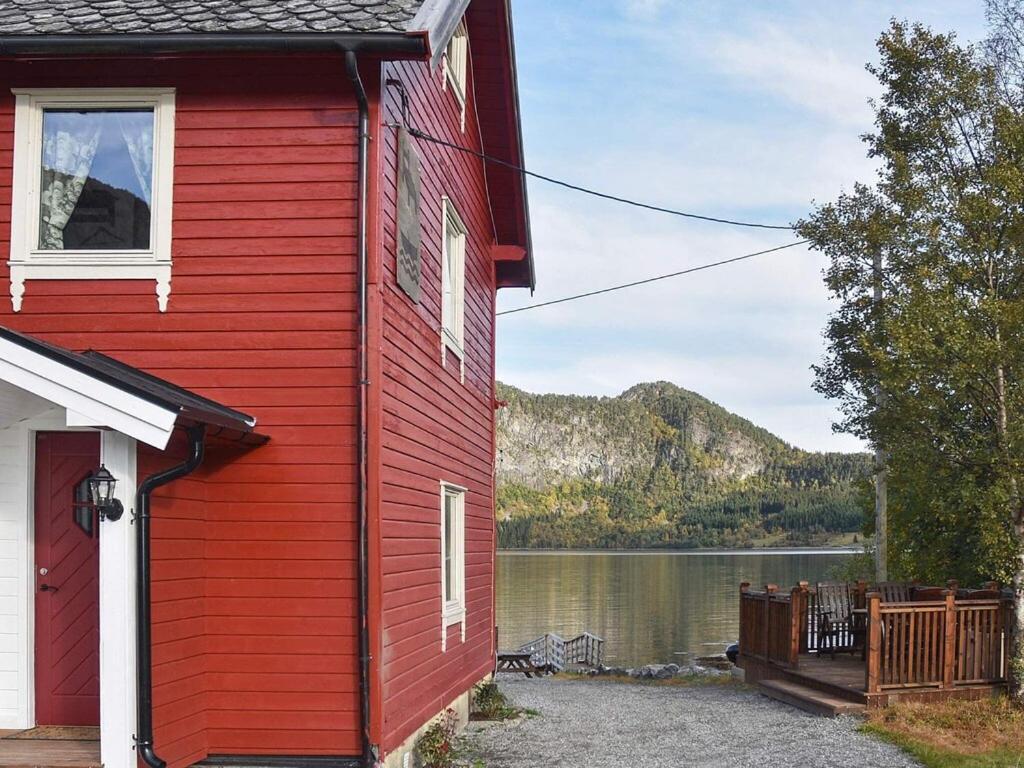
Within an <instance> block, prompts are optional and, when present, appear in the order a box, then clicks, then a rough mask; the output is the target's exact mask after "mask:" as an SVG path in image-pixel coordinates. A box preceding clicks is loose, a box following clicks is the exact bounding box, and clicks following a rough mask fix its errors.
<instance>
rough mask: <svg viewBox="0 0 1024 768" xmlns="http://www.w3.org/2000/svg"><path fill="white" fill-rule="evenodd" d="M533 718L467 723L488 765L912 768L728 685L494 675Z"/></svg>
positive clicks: (825, 723) (834, 726)
mask: <svg viewBox="0 0 1024 768" xmlns="http://www.w3.org/2000/svg"><path fill="white" fill-rule="evenodd" d="M499 684H500V686H501V690H502V691H504V692H505V695H506V696H508V698H509V700H510V701H511V702H512V703H513V704H515V705H516V706H519V707H526V708H530V709H535V710H537V711H539V712H540V715H539V716H537V717H532V718H524V719H520V720H516V721H513V722H511V723H474V724H472V725H471V728H470V730H469V732H468V733H469V736H468V738H469V741H470V743H471V744H472V745H473V748H474V749H475V751H476V753H477V754H478V755H479V757H481V758H483V760H484V761H485V763H486V765H487V768H556V767H557V768H623V767H624V766H625V767H629V766H636V767H637V768H668V767H669V766H673V768H674V767H675V766H687V768H690V767H692V768H748V767H749V768H788V767H789V766H793V767H794V768H832V767H833V766H835V768H854V767H856V768H874V767H875V766H878V767H879V768H912V767H914V768H917V767H918V766H919V764H918V763H917V762H915V761H914V760H912V759H910V758H909V757H907V756H906V755H904V754H903V752H901V751H900V750H898V749H897V748H896V747H893V746H890V745H888V744H885V743H882V742H880V741H877V740H876V739H873V738H871V737H870V736H866V735H864V734H861V733H858V732H857V725H858V723H859V720H857V719H856V718H852V717H840V718H834V719H829V718H821V717H813V716H811V715H805V714H804V713H802V712H800V711H799V710H796V709H793V708H791V707H788V706H786V705H784V704H779V703H777V702H774V701H771V700H769V699H766V698H764V697H763V696H761V695H760V694H758V693H756V692H755V691H753V690H751V689H749V688H746V687H743V686H739V685H736V686H733V685H691V686H654V685H639V684H628V683H616V682H607V681H601V680H552V679H543V680H528V679H526V678H519V679H517V678H509V677H506V676H502V677H500V678H499Z"/></svg>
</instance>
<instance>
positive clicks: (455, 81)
mask: <svg viewBox="0 0 1024 768" xmlns="http://www.w3.org/2000/svg"><path fill="white" fill-rule="evenodd" d="M468 75H469V32H468V30H467V29H466V21H465V19H463V20H462V21H460V22H459V26H458V27H456V28H455V32H454V33H453V34H452V38H451V40H449V41H448V47H447V48H446V49H445V52H444V80H445V87H449V86H450V87H451V89H452V93H454V94H455V99H456V100H457V101H458V102H459V109H460V110H461V111H462V130H465V129H466V88H467V87H468V81H469V76H468Z"/></svg>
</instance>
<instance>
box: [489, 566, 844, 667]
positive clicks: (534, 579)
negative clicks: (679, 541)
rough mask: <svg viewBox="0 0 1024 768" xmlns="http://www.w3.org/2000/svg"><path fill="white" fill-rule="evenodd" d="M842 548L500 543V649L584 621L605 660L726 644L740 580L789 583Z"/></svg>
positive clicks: (734, 626)
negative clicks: (604, 548)
mask: <svg viewBox="0 0 1024 768" xmlns="http://www.w3.org/2000/svg"><path fill="white" fill-rule="evenodd" d="M846 557H849V555H848V554H844V553H837V552H820V551H819V552H814V551H795V552H794V551H789V552H785V553H780V552H771V553H759V552H758V553H751V552H749V551H741V552H657V553H654V552H625V553H619V552H615V553H595V552H557V553H554V552H502V553H499V554H498V631H499V633H500V634H499V639H500V642H499V645H500V647H501V648H502V649H508V648H515V647H518V646H519V645H521V644H523V643H526V642H528V641H530V640H532V639H534V638H536V637H539V636H540V635H543V634H544V633H545V632H556V633H558V634H560V635H562V636H563V637H571V636H574V635H576V634H578V633H580V632H582V631H584V630H589V631H591V632H593V633H594V634H597V635H599V636H601V637H603V638H604V639H605V663H606V664H610V665H617V666H634V665H640V664H647V663H659V662H660V663H668V662H672V661H674V662H677V663H678V662H680V661H681V660H685V659H686V656H685V655H684V654H687V653H689V654H693V655H698V656H700V655H705V654H711V653H722V652H723V651H724V650H725V647H726V646H727V645H728V644H729V643H733V642H735V641H736V639H737V634H738V624H739V621H738V616H737V611H738V606H739V585H740V582H743V581H749V582H750V583H751V584H753V585H763V584H778V585H780V586H787V587H788V586H792V585H793V584H795V583H797V582H798V581H800V580H801V579H806V580H808V581H810V582H811V583H812V584H813V583H814V582H815V581H820V580H824V579H826V578H828V575H829V571H830V569H832V567H833V566H835V565H837V564H840V563H842V562H843V559H844V558H846Z"/></svg>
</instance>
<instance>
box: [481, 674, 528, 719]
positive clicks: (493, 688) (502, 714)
mask: <svg viewBox="0 0 1024 768" xmlns="http://www.w3.org/2000/svg"><path fill="white" fill-rule="evenodd" d="M473 714H474V716H475V717H477V718H479V719H480V720H507V719H509V718H510V717H514V716H515V715H516V714H517V711H516V709H515V708H514V707H511V706H509V703H508V699H506V698H505V694H503V693H502V692H501V689H499V688H498V684H497V683H496V682H494V681H493V680H491V681H489V682H486V683H480V685H478V686H477V687H476V690H475V691H474V692H473Z"/></svg>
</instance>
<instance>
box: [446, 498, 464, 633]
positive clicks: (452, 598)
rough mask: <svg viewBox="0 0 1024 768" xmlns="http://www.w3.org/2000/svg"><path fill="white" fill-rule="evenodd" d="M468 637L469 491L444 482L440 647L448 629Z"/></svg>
mask: <svg viewBox="0 0 1024 768" xmlns="http://www.w3.org/2000/svg"><path fill="white" fill-rule="evenodd" d="M459 623H461V624H462V636H463V639H465V635H466V489H465V488H462V487H460V486H457V485H452V484H450V483H445V482H442V483H441V648H442V649H444V647H445V646H446V644H447V641H448V627H450V626H451V625H452V624H459Z"/></svg>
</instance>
